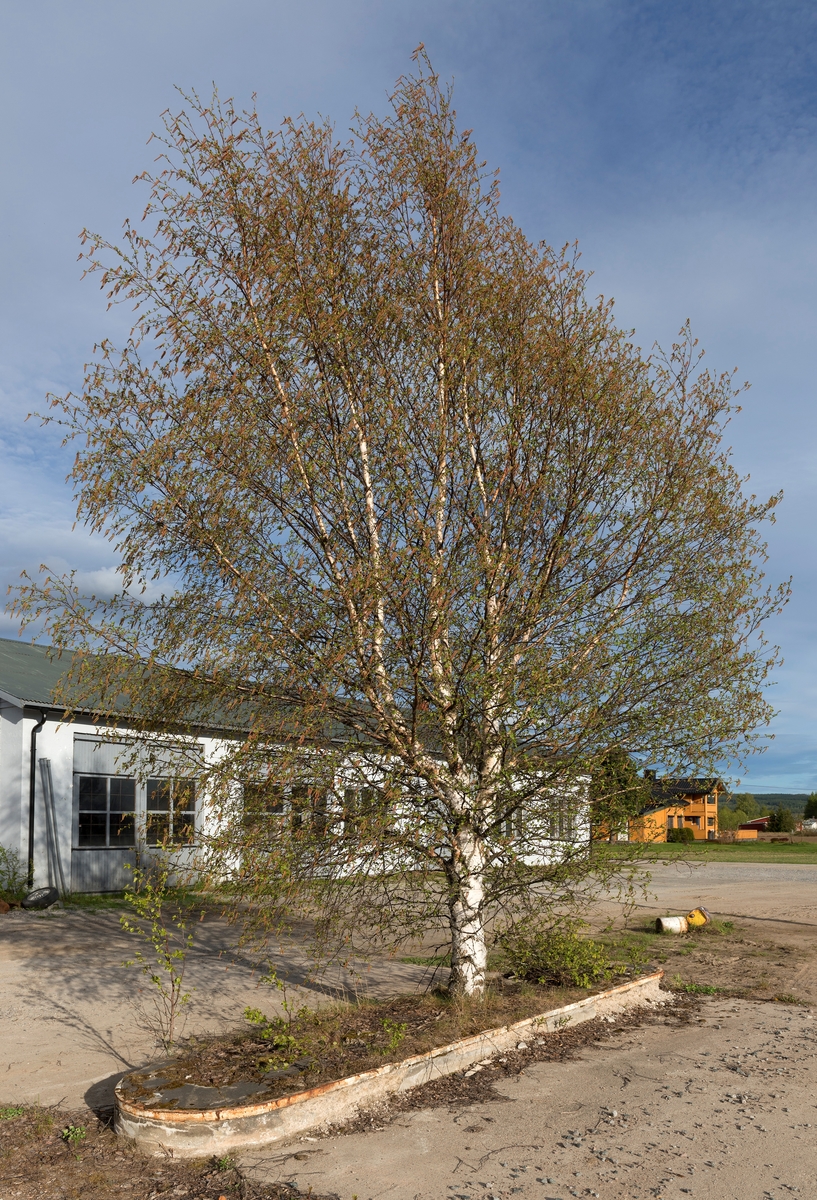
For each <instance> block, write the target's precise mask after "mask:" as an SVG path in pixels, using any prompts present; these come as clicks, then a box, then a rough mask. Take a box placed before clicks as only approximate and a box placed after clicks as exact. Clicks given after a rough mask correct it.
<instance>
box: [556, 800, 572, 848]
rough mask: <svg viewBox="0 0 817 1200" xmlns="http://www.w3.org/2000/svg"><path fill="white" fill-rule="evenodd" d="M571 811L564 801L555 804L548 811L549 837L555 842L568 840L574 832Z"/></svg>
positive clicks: (567, 803)
mask: <svg viewBox="0 0 817 1200" xmlns="http://www.w3.org/2000/svg"><path fill="white" fill-rule="evenodd" d="M573 817H574V813H573V809H572V807H571V806H570V803H569V802H568V801H565V800H559V801H557V802H556V807H555V809H554V808H551V811H550V836H551V838H553V839H554V841H555V840H562V841H564V840H570V839H571V838H572V837H573V834H574V832H575V830H574V824H573Z"/></svg>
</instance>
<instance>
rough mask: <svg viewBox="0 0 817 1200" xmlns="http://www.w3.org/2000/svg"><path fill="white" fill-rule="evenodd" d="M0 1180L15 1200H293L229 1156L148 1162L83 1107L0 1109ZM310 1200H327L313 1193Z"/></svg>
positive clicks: (290, 1191) (287, 1189)
mask: <svg viewBox="0 0 817 1200" xmlns="http://www.w3.org/2000/svg"><path fill="white" fill-rule="evenodd" d="M0 1179H2V1181H3V1185H4V1189H6V1190H4V1192H3V1197H4V1200H5V1197H6V1196H8V1197H9V1198H11V1197H13V1198H14V1200H51V1197H57V1196H58V1197H60V1200H63V1198H65V1200H110V1197H111V1196H112V1195H114V1194H119V1195H122V1196H127V1197H131V1198H132V1200H160V1198H161V1197H166V1198H167V1200H171V1198H172V1200H177V1198H178V1200H292V1198H293V1197H294V1196H297V1195H298V1194H299V1193H298V1191H297V1189H295V1188H293V1187H291V1186H290V1185H289V1184H286V1183H260V1182H253V1181H251V1180H249V1179H247V1178H245V1176H244V1174H243V1172H242V1171H241V1170H240V1169H239V1168H238V1167H237V1166H236V1165H235V1163H234V1162H233V1160H232V1159H229V1158H225V1159H222V1160H221V1161H220V1162H219V1161H216V1160H213V1159H211V1160H209V1161H207V1162H195V1161H194V1162H191V1161H189V1160H188V1161H185V1162H174V1161H172V1160H170V1159H161V1160H157V1159H147V1158H144V1157H143V1156H142V1155H140V1154H139V1153H137V1151H136V1150H134V1149H132V1148H131V1147H130V1146H129V1145H128V1143H127V1142H124V1141H123V1140H122V1139H121V1138H117V1136H116V1134H115V1133H114V1132H113V1130H112V1128H111V1127H110V1123H109V1122H108V1121H105V1120H101V1119H99V1118H97V1117H93V1116H90V1117H89V1115H88V1111H87V1110H86V1109H83V1110H80V1111H71V1110H67V1109H56V1108H39V1107H25V1108H21V1107H5V1108H0ZM313 1200H327V1198H322V1197H320V1196H319V1195H317V1194H313Z"/></svg>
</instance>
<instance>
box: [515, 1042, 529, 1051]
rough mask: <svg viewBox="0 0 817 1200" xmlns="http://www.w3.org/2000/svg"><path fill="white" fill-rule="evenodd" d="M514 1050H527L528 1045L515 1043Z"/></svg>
mask: <svg viewBox="0 0 817 1200" xmlns="http://www.w3.org/2000/svg"><path fill="white" fill-rule="evenodd" d="M516 1048H517V1050H527V1048H528V1043H527V1042H517V1043H516Z"/></svg>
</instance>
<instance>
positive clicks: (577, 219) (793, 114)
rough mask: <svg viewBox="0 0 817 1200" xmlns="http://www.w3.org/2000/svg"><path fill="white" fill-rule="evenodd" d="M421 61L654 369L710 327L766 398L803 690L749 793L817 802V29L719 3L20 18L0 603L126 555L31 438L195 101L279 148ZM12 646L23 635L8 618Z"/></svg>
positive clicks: (226, 10) (10, 195)
mask: <svg viewBox="0 0 817 1200" xmlns="http://www.w3.org/2000/svg"><path fill="white" fill-rule="evenodd" d="M421 41H422V42H424V43H425V45H426V48H427V49H428V51H429V53H430V55H431V57H432V60H433V62H434V64H435V67H436V68H437V70H438V71H439V72H440V73H441V74H442V75H443V76H444V77H446V78H453V80H454V86H455V97H456V104H457V109H458V111H459V114H460V120H461V123H462V125H463V126H465V127H466V128H472V129H473V130H474V135H475V138H476V140H477V144H478V145H479V147H480V149H481V151H482V153H483V155H484V156H485V157H486V158H487V159H488V161H489V163H490V164H491V165H492V166H496V167H499V168H500V169H501V173H502V194H503V202H504V204H505V206H506V208H507V211H508V212H509V213H511V214H512V215H513V216H514V217H515V218H516V220H517V221H518V222H519V223H520V224H521V225H522V226H523V228H524V229H525V231H526V232H527V234H528V235H529V236H530V237H532V238H536V239H539V238H545V239H546V240H547V241H549V242H551V243H553V244H557V245H559V244H562V243H564V242H568V241H573V240H574V239H578V240H579V242H580V245H581V249H582V253H583V262H584V265H585V266H586V267H588V268H590V269H592V270H593V271H594V277H593V281H592V286H594V287H595V288H596V290H597V291H598V292H600V293H603V294H604V295H607V296H613V297H615V299H616V306H617V314H618V320H619V322H620V323H621V324H622V325H624V326H626V327H634V328H635V330H636V335H637V340H638V342H639V344H641V345H642V346H644V347H649V346H651V345H652V343H653V342H655V341H656V340H657V341H659V342H662V343H664V344H666V343H668V342H670V341H671V340H672V338H673V336H674V334H675V333H676V332H677V330H678V329H679V327H680V326H681V324H682V322H683V321H684V320H685V319H687V318H689V319H690V320H691V321H692V325H693V329H694V331H695V333H696V334H697V336H698V337H699V338H700V341H701V344H702V345H703V346H704V347H705V348H706V350H707V356H708V362H709V364H710V365H711V366H712V367H714V368H717V369H730V368H732V367H735V366H737V367H738V368H739V373H740V376H741V377H742V378H744V379H748V380H749V381H750V382H751V383H752V389H751V391H750V392H749V393H748V395H747V397H746V401H745V405H744V411H743V413H742V414H741V415H740V416H739V417H737V418H736V420H735V421H734V423H733V425H732V427H731V429H730V441H731V442H732V445H733V446H734V450H735V459H736V463H737V466H738V468H739V469H740V470H741V471H742V472H744V473H747V474H749V475H750V476H751V484H750V487H751V489H752V490H755V491H757V492H758V493H759V494H768V493H770V492H772V491H776V490H777V489H778V488H781V487H782V488H783V489H784V491H785V501H784V503H783V505H782V507H781V509H780V510H779V517H778V521H777V524H776V525H775V526H774V528H773V529H772V530H771V531H770V551H771V556H770V563H769V568H768V570H769V575H770V577H771V578H772V579H774V580H778V579H782V578H785V577H788V576H789V575H792V576H793V586H794V595H793V600H792V602H791V604H790V605H789V607H788V608H787V610H786V612H785V614H784V615H783V616H782V617H781V618H779V619H778V620H777V621H776V623H775V624H774V625H773V627H772V628H771V629H770V633H771V635H772V637H773V639H774V640H775V641H777V642H778V643H779V644H780V645H781V647H782V650H783V654H784V658H785V662H784V665H783V666H782V668H781V669H780V670H779V672H778V673H777V676H776V686H775V688H774V689H773V691H772V699H773V701H774V703H775V705H776V706H777V707H778V708H779V709H780V713H779V716H778V717H777V718H776V719H775V723H774V732H775V740H774V742H773V743H772V744H771V746H770V748H769V750H768V751H767V753H766V754H765V755H763V756H762V757H760V758H757V759H754V760H751V761H750V769H749V771H748V773H744V775H743V781H744V782H743V786H744V787H745V788H751V789H754V790H756V791H762V790H764V789H766V790H791V791H802V790H805V791H811V790H812V789H816V788H817V727H815V722H814V715H813V714H814V713H815V710H816V709H817V611H815V606H814V603H813V597H814V595H815V585H817V570H815V559H816V558H817V555H816V554H815V551H817V504H816V503H815V502H816V501H817V485H816V483H815V480H816V479H817V474H816V473H815V459H816V458H817V409H816V408H815V395H814V393H815V384H814V375H815V370H814V369H815V357H816V356H817V338H816V337H815V333H816V332H817V223H816V222H815V199H816V197H817V188H816V187H815V185H816V184H817V69H816V68H817V61H816V60H817V6H815V5H814V4H813V3H810V4H806V3H802V4H800V3H786V2H781V0H777V2H776V3H775V4H774V5H770V4H768V3H767V2H763V3H730V2H729V0H719V3H718V4H717V5H712V4H711V3H703V2H700V0H688V2H685V3H684V4H676V5H669V4H667V3H666V2H665V0H664V2H661V3H658V2H653V3H651V2H648V3H636V2H626V0H621V2H618V3H615V2H612V0H560V2H550V0H470V2H465V0H434V2H429V0H412V2H411V3H399V2H397V0H392V2H390V3H386V2H377V0H299V3H297V4H293V3H292V2H291V0H289V2H282V0H263V2H262V0H158V2H157V0H140V2H139V3H138V4H132V3H128V2H127V0H100V2H97V3H93V2H90V0H72V3H71V4H66V3H65V2H64V0H31V2H30V3H28V4H16V5H15V4H7V5H4V6H2V10H0V95H1V96H2V113H3V117H2V164H3V167H2V171H0V215H1V216H2V223H1V224H0V228H2V236H0V279H1V280H2V286H0V584H2V586H3V587H4V588H5V586H6V585H7V584H9V583H13V582H16V580H17V578H18V576H19V573H20V571H21V570H23V569H24V568H26V569H29V570H36V568H37V566H38V565H39V563H40V562H43V561H45V562H47V563H48V564H49V565H50V566H51V567H52V568H64V569H68V568H69V567H71V568H76V569H77V570H78V571H79V572H80V574H81V578H82V579H83V580H84V581H85V582H86V583H87V584H88V585H89V586H93V587H95V588H97V589H101V588H104V586H105V584H106V581H107V580H109V579H110V576H111V571H112V564H113V559H112V556H111V553H110V548H109V547H108V545H107V544H106V543H105V542H104V541H101V540H98V539H91V538H89V537H88V536H87V535H86V534H85V533H84V531H82V530H73V529H72V520H73V506H72V501H71V495H70V491H69V489H68V488H67V486H66V484H65V483H64V478H65V474H66V471H67V469H68V465H69V458H68V455H67V452H66V451H65V450H63V449H61V448H60V445H59V437H58V435H57V433H56V431H54V430H53V429H49V430H42V429H41V428H40V427H39V426H38V423H37V422H36V420H34V419H31V420H29V421H28V422H26V420H25V417H26V414H27V413H29V412H30V411H32V410H38V409H42V407H43V403H44V396H45V394H46V392H48V391H56V392H65V391H67V390H68V389H70V388H72V387H75V386H77V385H78V383H79V381H80V379H81V373H82V367H83V363H84V362H85V361H86V360H87V359H88V357H89V356H90V353H91V349H92V346H93V344H94V342H96V341H99V340H101V338H103V337H105V336H110V337H113V338H117V337H119V336H121V334H122V332H123V331H124V327H125V322H126V318H127V314H126V313H124V312H123V311H121V310H116V311H114V312H112V313H106V311H105V303H104V301H103V299H102V297H101V296H100V294H99V292H98V290H97V288H96V284H95V283H94V282H92V281H88V280H86V281H84V282H83V281H81V279H80V274H81V272H80V268H79V266H78V264H77V262H76V256H77V253H78V250H79V244H78V240H77V235H78V233H79V231H80V230H81V229H82V227H83V226H88V227H89V228H91V229H94V230H97V231H100V232H102V233H104V234H105V235H107V236H109V237H114V238H115V237H116V235H117V233H118V231H119V229H120V228H121V224H122V222H123V220H124V218H125V217H126V216H131V217H136V216H138V215H139V213H140V212H141V207H142V203H143V192H142V191H141V190H140V189H139V188H138V187H137V188H135V187H133V186H132V184H131V180H132V179H133V177H134V175H136V174H137V173H138V172H139V171H140V170H141V169H143V168H144V167H146V166H147V165H149V163H150V162H151V161H152V157H153V151H152V149H151V148H150V147H148V146H147V145H146V142H147V138H148V135H149V134H150V132H151V131H152V130H153V129H156V128H158V125H159V114H160V113H161V112H162V110H163V109H164V108H166V107H168V106H174V105H176V104H177V103H178V99H177V96H176V94H175V92H174V86H176V85H178V86H179V87H181V88H183V89H189V88H191V87H195V88H197V89H199V90H200V91H202V92H203V93H205V94H207V93H208V92H209V90H210V88H211V85H212V83H213V82H215V83H216V84H217V86H218V88H219V90H220V91H221V93H222V94H223V95H233V96H235V97H236V98H237V100H239V101H245V100H248V99H249V97H250V94H251V93H252V92H256V93H257V96H258V104H259V108H260V110H261V112H262V114H263V115H264V117H265V118H266V119H267V120H268V121H269V123H270V124H277V123H278V121H279V120H280V119H281V118H282V117H283V116H284V115H288V114H297V113H298V112H301V111H304V112H306V113H308V114H310V115H314V114H316V113H322V114H324V115H326V116H329V117H331V118H332V119H333V120H334V121H335V122H336V124H337V125H338V127H339V128H341V129H342V128H344V127H345V126H346V125H347V124H348V122H349V120H350V118H351V115H352V112H353V110H354V108H355V106H358V107H360V108H362V109H370V108H375V109H379V110H382V109H383V107H384V105H385V98H386V95H387V92H388V90H389V89H390V87H391V85H392V84H393V82H394V80H395V79H396V77H397V76H398V75H399V74H400V73H401V72H402V71H404V70H406V69H407V68H409V66H410V55H411V52H412V50H413V49H414V48H415V46H416V45H417V44H418V43H419V42H421ZM0 634H2V635H3V636H13V635H14V634H16V625H14V624H13V623H12V622H11V621H10V620H9V619H8V618H7V617H6V618H0Z"/></svg>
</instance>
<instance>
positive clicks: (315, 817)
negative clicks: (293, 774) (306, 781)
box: [290, 784, 348, 833]
mask: <svg viewBox="0 0 817 1200" xmlns="http://www.w3.org/2000/svg"><path fill="white" fill-rule="evenodd" d="M347 795H348V792H347ZM328 805H329V795H328V792H327V790H326V788H316V787H306V786H304V785H303V784H300V785H299V786H298V787H294V788H293V789H292V791H291V793H290V812H291V815H292V828H293V829H294V830H298V829H303V830H306V829H308V828H309V827H310V826H311V828H312V832H313V833H326V830H327V828H328V827H329V814H328Z"/></svg>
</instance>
